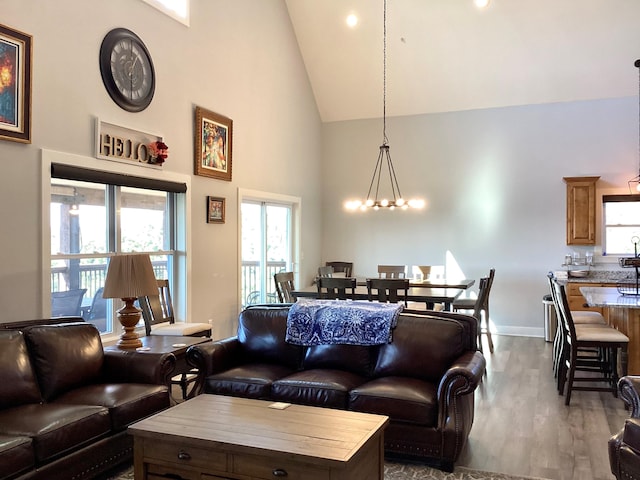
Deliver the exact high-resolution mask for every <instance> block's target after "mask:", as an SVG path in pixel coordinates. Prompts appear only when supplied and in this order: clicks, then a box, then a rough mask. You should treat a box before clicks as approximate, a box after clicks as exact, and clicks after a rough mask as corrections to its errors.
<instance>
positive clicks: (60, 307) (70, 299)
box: [51, 288, 87, 318]
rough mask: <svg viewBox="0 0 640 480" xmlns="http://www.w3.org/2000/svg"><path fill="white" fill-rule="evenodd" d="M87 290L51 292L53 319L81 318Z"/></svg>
mask: <svg viewBox="0 0 640 480" xmlns="http://www.w3.org/2000/svg"><path fill="white" fill-rule="evenodd" d="M86 291H87V289H86V288H77V289H74V290H67V291H65V292H51V317H52V318H54V317H79V316H80V315H81V314H82V298H83V297H84V294H85V293H86Z"/></svg>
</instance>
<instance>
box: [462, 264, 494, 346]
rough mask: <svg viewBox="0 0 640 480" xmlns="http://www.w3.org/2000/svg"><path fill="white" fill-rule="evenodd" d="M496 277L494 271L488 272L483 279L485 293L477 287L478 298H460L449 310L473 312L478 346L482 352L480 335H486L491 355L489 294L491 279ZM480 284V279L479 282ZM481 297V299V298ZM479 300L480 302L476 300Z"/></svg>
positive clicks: (491, 284)
mask: <svg viewBox="0 0 640 480" xmlns="http://www.w3.org/2000/svg"><path fill="white" fill-rule="evenodd" d="M495 275H496V269H495V268H492V269H490V270H489V276H488V277H484V278H487V279H488V280H487V281H486V282H485V283H486V285H485V288H486V292H481V290H482V289H481V287H478V297H477V298H475V299H473V298H461V299H459V300H455V301H454V302H453V305H452V306H451V309H452V310H453V311H454V312H457V311H460V310H473V316H474V317H476V319H477V320H478V346H479V349H480V351H481V352H482V334H484V335H486V337H487V342H488V343H489V352H490V353H493V339H492V338H491V330H490V328H489V293H490V292H491V287H492V286H493V279H494V277H495ZM480 281H481V282H482V279H481V280H480ZM481 297H482V298H481ZM479 299H481V301H480V302H478V300H479Z"/></svg>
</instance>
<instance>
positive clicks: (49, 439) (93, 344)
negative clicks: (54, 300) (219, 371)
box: [0, 320, 175, 480]
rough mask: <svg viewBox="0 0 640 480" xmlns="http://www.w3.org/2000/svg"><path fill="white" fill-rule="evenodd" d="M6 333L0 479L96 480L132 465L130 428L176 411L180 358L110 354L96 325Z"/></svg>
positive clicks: (0, 370) (0, 375)
mask: <svg viewBox="0 0 640 480" xmlns="http://www.w3.org/2000/svg"><path fill="white" fill-rule="evenodd" d="M42 323H46V321H42V320H40V321H35V322H33V324H34V325H35V326H34V325H32V326H28V325H29V322H24V323H23V324H20V328H18V329H11V328H7V326H6V325H5V326H3V327H2V328H0V479H2V480H7V479H20V480H26V479H43V480H44V479H46V480H56V479H60V480H62V479H64V480H76V479H89V478H94V477H95V476H97V475H99V474H101V473H104V472H105V471H107V470H109V469H111V468H113V467H114V466H116V465H118V464H119V463H123V462H127V461H131V459H132V457H133V442H132V438H131V437H130V436H129V435H127V426H128V425H129V424H131V423H133V422H135V421H137V420H140V419H142V418H144V417H146V416H148V415H151V414H153V413H155V412H158V411H160V410H163V409H165V408H167V407H169V405H170V396H169V391H168V387H167V385H168V378H169V377H170V375H171V372H172V371H173V369H174V366H175V357H174V356H173V354H165V355H152V354H151V355H147V354H141V353H136V352H135V351H115V352H104V351H103V348H102V342H101V339H100V333H99V332H98V330H97V329H96V328H95V327H94V326H93V325H91V324H89V323H83V322H81V323H73V322H71V323H62V324H59V325H39V324H42Z"/></svg>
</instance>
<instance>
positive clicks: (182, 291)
mask: <svg viewBox="0 0 640 480" xmlns="http://www.w3.org/2000/svg"><path fill="white" fill-rule="evenodd" d="M41 160H42V161H41V166H42V170H41V177H40V178H41V191H42V196H41V213H42V215H41V220H42V224H41V225H42V227H41V231H42V250H41V259H42V263H41V268H42V277H41V278H42V283H41V289H42V295H41V301H42V302H41V311H42V317H43V318H48V317H50V316H51V298H50V291H51V230H50V221H51V218H50V210H49V209H50V203H51V179H52V175H51V165H52V164H60V165H68V166H72V167H79V168H84V169H90V170H97V171H102V172H108V173H113V174H119V175H130V176H132V177H138V178H141V179H149V180H152V181H163V180H166V181H170V182H174V183H183V184H185V185H186V186H187V191H186V193H185V194H184V195H179V196H178V202H177V204H176V205H175V208H176V210H175V211H176V212H181V213H182V212H184V218H179V217H180V216H181V215H178V218H176V221H175V222H174V225H176V226H177V229H176V231H175V232H174V233H175V237H174V238H175V242H176V243H175V250H174V261H173V265H174V268H176V269H177V271H178V272H184V275H180V274H178V275H176V276H175V278H174V285H173V289H172V290H173V292H172V293H173V295H172V297H173V298H172V299H173V302H174V310H175V314H176V317H177V318H176V319H177V320H180V319H184V318H188V311H189V306H190V305H191V296H190V292H189V289H187V285H188V284H189V281H190V278H189V277H190V274H191V256H190V255H189V252H190V251H191V240H190V238H191V235H190V233H189V232H190V231H191V195H190V190H191V177H189V176H187V175H182V174H179V173H175V172H168V171H164V170H158V169H156V168H148V167H147V168H145V167H144V166H143V167H140V166H138V165H135V164H127V163H122V162H114V161H105V160H98V159H95V158H92V157H85V156H81V155H74V154H69V153H65V152H57V151H52V150H46V149H42V150H41ZM118 337H119V332H113V333H110V334H103V335H102V338H103V340H104V341H111V340H116V339H117V338H118Z"/></svg>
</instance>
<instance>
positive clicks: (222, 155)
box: [195, 107, 233, 182]
mask: <svg viewBox="0 0 640 480" xmlns="http://www.w3.org/2000/svg"><path fill="white" fill-rule="evenodd" d="M195 127H196V139H195V174H196V175H203V176H205V177H212V178H218V179H220V180H227V181H229V182H230V181H231V166H232V159H231V154H232V149H231V143H232V139H233V120H231V119H230V118H227V117H225V116H223V115H220V114H218V113H214V112H211V111H209V110H206V109H204V108H201V107H196V125H195Z"/></svg>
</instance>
